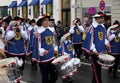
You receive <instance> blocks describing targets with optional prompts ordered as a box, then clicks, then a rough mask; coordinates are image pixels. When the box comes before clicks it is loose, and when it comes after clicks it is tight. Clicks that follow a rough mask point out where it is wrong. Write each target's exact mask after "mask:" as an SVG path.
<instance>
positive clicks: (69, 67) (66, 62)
mask: <svg viewBox="0 0 120 83" xmlns="http://www.w3.org/2000/svg"><path fill="white" fill-rule="evenodd" d="M52 63H53V64H54V65H55V67H56V69H57V72H58V75H59V77H60V78H68V77H70V76H72V75H74V74H75V73H76V71H77V67H80V60H79V59H77V58H72V59H70V57H69V55H67V56H65V55H64V56H61V57H59V58H57V59H55V60H54V61H53V62H52Z"/></svg>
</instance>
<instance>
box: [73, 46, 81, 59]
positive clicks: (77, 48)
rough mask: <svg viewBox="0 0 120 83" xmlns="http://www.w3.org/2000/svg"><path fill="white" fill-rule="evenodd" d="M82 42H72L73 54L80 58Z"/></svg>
mask: <svg viewBox="0 0 120 83" xmlns="http://www.w3.org/2000/svg"><path fill="white" fill-rule="evenodd" d="M81 47H82V44H74V49H75V54H77V58H80V56H81V54H82V49H81Z"/></svg>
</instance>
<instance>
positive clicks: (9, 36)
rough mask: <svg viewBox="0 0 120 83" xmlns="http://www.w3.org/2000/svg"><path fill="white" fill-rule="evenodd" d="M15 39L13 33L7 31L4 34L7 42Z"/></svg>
mask: <svg viewBox="0 0 120 83" xmlns="http://www.w3.org/2000/svg"><path fill="white" fill-rule="evenodd" d="M14 37H15V33H14V31H8V32H7V34H6V38H7V40H11V39H12V38H14Z"/></svg>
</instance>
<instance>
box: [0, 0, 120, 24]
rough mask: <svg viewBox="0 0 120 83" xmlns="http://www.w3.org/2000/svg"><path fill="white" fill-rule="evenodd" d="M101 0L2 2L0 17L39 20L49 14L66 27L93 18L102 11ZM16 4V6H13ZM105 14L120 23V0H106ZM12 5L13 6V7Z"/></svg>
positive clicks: (11, 0)
mask: <svg viewBox="0 0 120 83" xmlns="http://www.w3.org/2000/svg"><path fill="white" fill-rule="evenodd" d="M100 1H101V0H0V17H3V16H4V15H7V14H9V15H11V16H12V17H15V16H20V17H23V18H30V19H33V18H35V19H37V18H38V17H39V16H40V15H41V14H43V13H44V14H49V15H51V17H52V18H54V19H55V22H57V21H58V20H61V21H62V24H63V25H64V26H70V24H71V22H72V20H73V19H75V18H76V17H78V18H81V19H82V18H84V17H91V16H93V15H94V14H95V13H96V12H98V11H101V10H100V7H99V3H100ZM13 2H14V4H12V3H13ZM104 2H105V9H104V10H103V12H105V13H107V14H109V15H112V21H114V20H116V19H118V20H119V21H120V0H104ZM11 4H12V5H11Z"/></svg>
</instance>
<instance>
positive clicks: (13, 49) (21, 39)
mask: <svg viewBox="0 0 120 83" xmlns="http://www.w3.org/2000/svg"><path fill="white" fill-rule="evenodd" d="M27 39H28V35H27V32H26V31H24V30H23V26H21V25H19V22H17V21H11V23H10V30H9V31H7V33H6V40H7V51H8V57H18V58H19V59H22V60H23V65H22V67H20V70H21V75H22V74H23V73H22V71H23V70H24V64H25V62H24V61H25V54H26V52H25V48H24V46H25V40H27Z"/></svg>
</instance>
